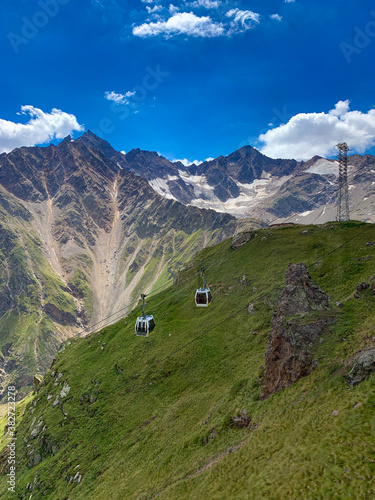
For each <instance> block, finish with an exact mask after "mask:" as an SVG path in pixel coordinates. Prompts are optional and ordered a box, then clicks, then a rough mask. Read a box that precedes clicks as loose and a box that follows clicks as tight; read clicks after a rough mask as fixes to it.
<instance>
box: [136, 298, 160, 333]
mask: <svg viewBox="0 0 375 500" xmlns="http://www.w3.org/2000/svg"><path fill="white" fill-rule="evenodd" d="M145 298H146V295H145V294H142V295H141V299H142V316H139V317H138V318H137V321H136V322H135V334H136V335H137V337H148V336H149V334H150V333H151V332H152V331H153V329H154V328H155V320H154V317H153V316H152V315H151V314H145V305H146V304H145Z"/></svg>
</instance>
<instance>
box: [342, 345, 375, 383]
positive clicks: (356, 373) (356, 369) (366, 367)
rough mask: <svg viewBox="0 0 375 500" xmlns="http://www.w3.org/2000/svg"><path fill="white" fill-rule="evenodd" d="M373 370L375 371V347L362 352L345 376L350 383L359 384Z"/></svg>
mask: <svg viewBox="0 0 375 500" xmlns="http://www.w3.org/2000/svg"><path fill="white" fill-rule="evenodd" d="M373 371H375V347H372V348H371V349H369V350H368V351H365V352H363V353H362V354H360V356H358V358H357V360H356V362H355V363H354V365H353V368H352V369H351V370H350V372H349V373H347V374H346V375H344V378H345V380H346V381H347V382H348V384H349V385H358V384H360V383H361V382H363V381H364V380H365V378H366V377H367V376H368V375H369V374H370V373H371V372H373Z"/></svg>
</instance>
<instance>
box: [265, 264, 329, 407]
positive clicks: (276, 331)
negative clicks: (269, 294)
mask: <svg viewBox="0 0 375 500" xmlns="http://www.w3.org/2000/svg"><path fill="white" fill-rule="evenodd" d="M285 279H286V287H285V289H284V291H283V292H282V294H281V296H280V299H279V306H278V310H277V314H276V315H275V316H274V318H273V321H272V330H271V331H270V333H269V335H268V344H267V350H266V354H265V375H264V388H263V394H262V396H261V397H262V398H263V399H265V398H267V397H269V396H270V395H271V394H274V393H275V392H278V391H281V390H282V389H284V388H285V387H288V386H290V385H291V384H293V383H294V382H296V381H297V380H298V379H300V378H301V377H303V376H305V375H308V374H309V373H311V371H312V370H313V369H314V367H315V366H316V362H315V361H314V360H313V359H312V356H311V349H312V347H313V346H314V344H316V343H317V341H318V340H319V338H321V336H322V335H323V334H324V333H325V331H326V330H327V327H328V325H329V324H330V323H332V318H329V317H327V315H326V314H322V315H321V317H319V316H318V317H317V318H315V319H314V321H311V318H310V317H307V318H304V319H302V318H303V317H305V316H307V315H309V313H311V312H312V311H317V310H318V311H324V310H327V309H329V302H328V296H327V294H326V293H325V292H324V291H323V290H322V289H321V288H319V287H318V286H317V285H316V284H315V283H314V282H313V281H312V279H311V277H310V275H309V272H308V269H307V266H306V264H304V263H299V264H289V266H288V268H287V270H286V273H285ZM291 316H293V317H292V318H291ZM288 317H289V318H288Z"/></svg>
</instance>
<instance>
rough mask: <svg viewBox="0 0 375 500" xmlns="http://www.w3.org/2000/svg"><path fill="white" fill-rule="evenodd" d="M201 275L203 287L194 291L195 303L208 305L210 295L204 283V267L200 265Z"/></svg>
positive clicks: (202, 305)
mask: <svg viewBox="0 0 375 500" xmlns="http://www.w3.org/2000/svg"><path fill="white" fill-rule="evenodd" d="M201 271H202V276H203V287H201V288H198V289H197V291H196V292H195V305H196V306H197V307H208V306H209V305H210V304H211V300H212V295H211V291H210V289H209V288H206V285H205V275H204V271H205V268H204V267H202V269H201Z"/></svg>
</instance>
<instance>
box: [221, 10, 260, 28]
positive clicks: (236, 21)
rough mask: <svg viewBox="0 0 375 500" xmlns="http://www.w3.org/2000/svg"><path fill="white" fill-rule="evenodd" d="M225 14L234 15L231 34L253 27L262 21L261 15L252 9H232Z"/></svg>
mask: <svg viewBox="0 0 375 500" xmlns="http://www.w3.org/2000/svg"><path fill="white" fill-rule="evenodd" d="M225 15H226V16H227V17H233V21H232V22H231V30H230V31H229V34H232V33H235V32H236V33H238V32H239V31H245V30H248V29H252V28H254V27H255V26H256V25H257V24H259V23H260V15H259V14H257V13H256V12H253V11H251V10H240V9H231V10H229V11H228V12H227V13H226V14H225Z"/></svg>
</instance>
